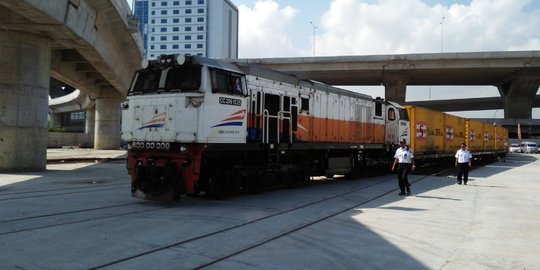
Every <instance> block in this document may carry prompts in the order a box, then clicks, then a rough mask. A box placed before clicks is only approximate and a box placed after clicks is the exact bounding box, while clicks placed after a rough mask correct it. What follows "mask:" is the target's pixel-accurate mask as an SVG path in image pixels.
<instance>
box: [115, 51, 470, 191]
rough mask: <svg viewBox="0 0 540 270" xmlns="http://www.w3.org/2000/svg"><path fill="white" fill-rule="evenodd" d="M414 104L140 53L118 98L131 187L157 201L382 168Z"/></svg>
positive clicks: (257, 70)
mask: <svg viewBox="0 0 540 270" xmlns="http://www.w3.org/2000/svg"><path fill="white" fill-rule="evenodd" d="M417 110H419V109H417V108H415V107H409V108H404V107H401V106H399V105H398V104H395V103H392V102H389V101H385V100H383V99H380V98H375V99H374V98H372V97H371V96H368V95H364V94H361V93H356V92H352V91H348V90H344V89H339V88H336V87H332V86H329V85H325V84H322V83H319V82H315V81H307V80H299V79H297V78H296V77H294V76H292V75H289V74H284V73H281V72H277V71H274V70H270V69H267V68H263V67H260V66H256V65H252V64H247V63H239V62H236V63H235V62H227V61H219V60H215V59H209V58H205V57H200V56H185V55H180V54H175V55H162V56H160V57H158V59H157V60H152V61H148V60H143V69H141V70H138V71H136V73H135V75H134V78H133V81H132V84H131V86H130V88H129V91H128V96H127V100H126V101H125V102H124V103H122V132H121V137H122V140H124V141H125V142H126V143H127V146H128V159H127V170H128V173H129V175H130V177H131V191H132V194H133V195H134V196H137V197H143V198H147V199H157V200H176V199H179V198H180V196H181V195H183V194H203V193H204V194H207V195H210V196H212V197H214V198H223V197H224V196H225V195H226V194H227V193H229V192H231V191H238V190H246V191H249V192H254V193H258V192H262V191H264V190H265V189H267V188H269V187H271V186H275V185H285V186H288V187H294V186H297V185H301V184H303V183H305V182H307V181H308V180H309V179H310V177H311V176H320V175H324V176H327V177H332V176H333V175H336V174H341V175H351V174H354V173H357V172H362V171H366V170H370V168H382V167H385V166H386V165H387V163H388V160H389V159H391V156H392V154H393V153H392V151H393V150H394V149H395V146H396V145H398V141H399V140H400V139H402V138H404V139H407V141H409V139H410V138H411V136H410V135H411V134H410V133H411V130H418V125H417V124H416V123H411V122H410V121H409V117H408V115H409V113H414V112H416V111H417ZM441 114H442V113H441ZM414 115H418V113H415V114H414ZM426 115H431V114H429V113H428V114H426ZM420 118H421V117H420ZM418 121H420V120H418ZM422 121H423V120H422ZM422 121H420V122H422ZM422 123H423V122H422ZM439 124H440V123H437V125H439ZM424 125H425V123H424ZM412 127H414V129H412ZM420 130H425V127H424V128H422V127H420ZM426 131H428V130H426ZM463 132H464V133H465V131H463ZM466 132H468V130H467V131H466ZM440 133H443V132H440ZM426 134H429V132H426ZM429 135H430V136H439V135H441V136H444V134H438V132H431V134H429ZM422 136H423V135H422ZM412 137H418V136H412ZM422 142H427V143H423V144H422ZM413 143H414V145H418V147H422V148H424V150H421V149H418V151H419V153H415V154H416V155H417V156H419V157H421V156H422V152H425V154H426V158H428V157H431V156H430V155H431V154H433V153H435V154H436V155H435V157H436V158H438V157H441V156H442V155H441V154H444V153H437V149H432V148H433V147H431V148H430V147H426V145H428V146H429V145H430V144H434V143H439V142H438V141H433V140H429V139H427V140H424V139H423V137H418V138H417V140H414V141H413ZM413 143H412V144H411V146H414V145H413ZM439 144H440V143H439ZM443 144H444V143H443ZM441 145H442V144H441ZM413 150H415V149H413ZM439 150H441V151H442V152H444V151H445V150H446V149H445V148H444V147H443V149H439ZM432 152H433V153H432ZM428 154H429V155H428Z"/></svg>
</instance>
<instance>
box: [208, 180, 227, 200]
mask: <svg viewBox="0 0 540 270" xmlns="http://www.w3.org/2000/svg"><path fill="white" fill-rule="evenodd" d="M225 193H226V190H225V179H224V178H222V177H220V176H219V175H218V174H214V175H212V176H211V177H209V178H208V196H210V198H212V199H216V200H223V199H225V197H226V196H225Z"/></svg>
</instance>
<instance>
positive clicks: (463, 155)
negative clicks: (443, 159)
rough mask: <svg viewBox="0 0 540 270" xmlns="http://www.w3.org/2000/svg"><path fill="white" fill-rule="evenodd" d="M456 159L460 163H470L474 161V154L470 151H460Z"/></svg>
mask: <svg viewBox="0 0 540 270" xmlns="http://www.w3.org/2000/svg"><path fill="white" fill-rule="evenodd" d="M456 158H457V162H458V163H468V162H469V161H470V160H471V159H472V154H471V152H469V151H468V150H463V149H459V150H457V152H456Z"/></svg>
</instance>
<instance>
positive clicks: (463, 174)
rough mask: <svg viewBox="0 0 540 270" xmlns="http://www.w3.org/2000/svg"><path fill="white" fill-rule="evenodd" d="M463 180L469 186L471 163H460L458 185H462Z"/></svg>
mask: <svg viewBox="0 0 540 270" xmlns="http://www.w3.org/2000/svg"><path fill="white" fill-rule="evenodd" d="M461 179H463V181H464V183H465V184H467V181H468V180H469V163H468V162H465V163H458V173H457V181H458V183H461Z"/></svg>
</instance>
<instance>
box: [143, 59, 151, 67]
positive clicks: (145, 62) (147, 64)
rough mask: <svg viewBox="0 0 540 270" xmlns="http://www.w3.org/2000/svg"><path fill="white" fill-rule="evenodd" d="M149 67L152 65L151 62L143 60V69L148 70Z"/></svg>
mask: <svg viewBox="0 0 540 270" xmlns="http://www.w3.org/2000/svg"><path fill="white" fill-rule="evenodd" d="M149 65H150V61H148V59H143V60H142V61H141V67H142V68H148V66H149Z"/></svg>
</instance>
